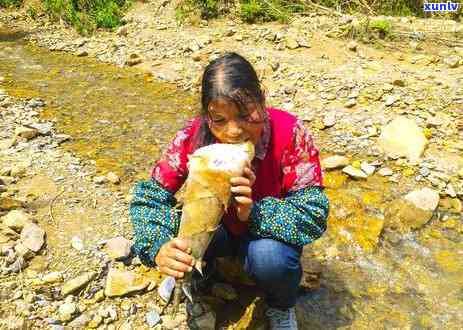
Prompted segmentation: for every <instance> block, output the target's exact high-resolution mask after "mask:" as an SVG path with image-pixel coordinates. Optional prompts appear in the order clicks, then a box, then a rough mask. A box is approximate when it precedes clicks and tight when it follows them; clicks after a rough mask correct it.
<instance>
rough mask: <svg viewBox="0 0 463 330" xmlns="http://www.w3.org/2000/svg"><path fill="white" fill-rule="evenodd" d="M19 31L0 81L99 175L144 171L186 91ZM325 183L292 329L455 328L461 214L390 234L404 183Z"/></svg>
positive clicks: (458, 323) (461, 282)
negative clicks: (40, 102)
mask: <svg viewBox="0 0 463 330" xmlns="http://www.w3.org/2000/svg"><path fill="white" fill-rule="evenodd" d="M21 37H22V35H21V34H14V33H13V34H12V33H5V32H3V33H1V31H0V75H2V76H4V77H5V82H4V83H3V85H2V88H4V89H5V90H6V91H7V92H8V93H9V94H10V95H12V96H17V97H22V98H30V97H40V98H42V99H44V100H45V102H46V108H45V111H44V112H43V114H42V115H43V118H44V119H46V120H53V121H55V125H56V128H57V129H58V131H60V132H62V133H66V134H69V135H71V136H72V137H73V138H72V140H71V141H70V142H67V143H64V144H63V147H64V148H65V149H67V150H69V151H72V152H74V153H76V154H77V155H78V156H80V157H81V158H83V159H87V160H93V161H95V162H96V166H97V169H98V171H100V172H101V173H102V174H105V173H106V172H108V171H114V172H116V173H117V174H119V175H120V176H121V177H122V178H123V181H124V182H127V183H131V182H133V180H135V179H136V178H139V177H146V175H147V171H148V169H149V167H150V166H152V164H153V162H154V161H155V160H156V158H157V157H158V156H159V152H160V150H161V149H162V147H163V146H165V144H166V143H167V142H168V141H169V140H170V139H171V138H172V136H173V134H174V133H175V131H176V130H177V129H178V128H180V127H181V126H182V124H183V123H184V122H185V120H186V119H187V118H190V117H191V116H193V114H194V113H195V109H197V107H198V106H197V104H198V101H197V100H198V97H197V96H196V95H190V94H187V93H184V92H182V91H179V90H177V89H175V87H173V86H172V85H168V84H162V83H158V82H155V81H153V79H152V77H150V76H149V75H146V74H144V73H142V72H139V71H137V70H133V69H127V68H124V69H121V68H117V67H114V66H111V65H105V64H102V63H98V62H96V61H95V60H93V59H89V58H78V57H75V56H72V55H68V54H65V53H53V52H49V51H46V50H43V49H39V48H36V47H33V46H31V45H28V44H26V43H25V42H23V41H21ZM317 138H318V139H319V141H323V139H324V138H326V137H323V136H322V135H320V136H318V137H317ZM320 145H322V143H320ZM322 149H323V148H322ZM322 151H323V150H322ZM326 180H327V186H328V187H329V188H328V189H327V192H328V195H329V197H330V200H331V215H330V219H329V220H330V221H329V230H328V233H327V234H326V235H325V236H324V237H323V238H322V239H320V240H319V241H317V242H316V243H314V244H312V245H311V246H310V247H308V248H307V249H306V251H305V254H304V260H303V263H304V265H305V282H304V283H303V284H304V286H305V287H306V288H307V287H308V288H310V289H307V290H305V291H304V293H303V295H302V296H301V299H300V304H299V319H300V322H301V324H303V329H306V328H307V329H309V328H312V329H332V328H349V329H365V328H373V329H431V328H432V329H461V327H462V324H463V241H462V238H461V235H462V232H463V230H462V229H463V227H462V217H461V214H458V213H456V212H454V211H452V208H451V207H447V209H445V207H440V208H439V211H438V212H437V214H435V215H434V216H433V218H432V219H431V220H430V221H429V222H428V223H427V224H426V225H424V226H418V227H417V228H415V229H416V230H411V229H410V228H409V227H410V226H409V227H408V228H407V226H405V228H402V227H400V226H399V227H400V228H401V229H400V230H397V226H395V227H394V226H391V225H390V224H389V223H390V220H389V219H388V218H387V216H385V214H388V213H387V208H388V207H389V205H393V204H394V203H395V200H396V198H397V197H398V196H400V195H401V194H403V192H404V191H406V189H405V187H407V185H406V184H401V185H394V186H393V185H392V184H391V183H390V182H389V181H387V180H386V179H384V178H380V177H377V176H373V177H371V178H369V179H368V180H366V181H364V182H356V181H350V180H348V179H347V178H346V177H345V176H344V175H343V174H341V173H338V172H332V173H329V174H328V175H327V178H326ZM407 188H410V186H408V187H407ZM409 218H410V217H409ZM409 220H410V219H409Z"/></svg>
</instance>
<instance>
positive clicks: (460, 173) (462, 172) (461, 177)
mask: <svg viewBox="0 0 463 330" xmlns="http://www.w3.org/2000/svg"><path fill="white" fill-rule="evenodd" d="M458 176H459V177H460V179H463V167H462V168H461V169H460V170H459V171H458Z"/></svg>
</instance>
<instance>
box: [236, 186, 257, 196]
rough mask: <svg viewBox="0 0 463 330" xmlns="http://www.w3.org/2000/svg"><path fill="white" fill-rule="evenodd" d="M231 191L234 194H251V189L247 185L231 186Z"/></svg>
mask: <svg viewBox="0 0 463 330" xmlns="http://www.w3.org/2000/svg"><path fill="white" fill-rule="evenodd" d="M231 192H232V193H234V194H240V195H244V196H248V197H249V196H251V195H252V189H251V188H250V187H248V186H235V187H231Z"/></svg>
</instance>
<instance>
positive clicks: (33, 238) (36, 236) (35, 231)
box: [21, 223, 45, 252]
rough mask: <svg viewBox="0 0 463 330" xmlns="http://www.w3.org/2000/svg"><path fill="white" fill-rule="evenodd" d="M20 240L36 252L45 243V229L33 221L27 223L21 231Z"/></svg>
mask: <svg viewBox="0 0 463 330" xmlns="http://www.w3.org/2000/svg"><path fill="white" fill-rule="evenodd" d="M21 242H22V244H24V246H26V247H27V248H28V249H30V250H32V251H34V252H38V251H39V250H40V249H41V248H42V246H43V244H44V243H45V231H44V230H43V229H42V228H40V227H39V226H37V225H36V224H35V223H28V224H26V225H25V226H24V228H23V230H22V231H21Z"/></svg>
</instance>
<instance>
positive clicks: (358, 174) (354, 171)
mask: <svg viewBox="0 0 463 330" xmlns="http://www.w3.org/2000/svg"><path fill="white" fill-rule="evenodd" d="M342 171H343V173H346V174H347V175H349V176H350V177H352V178H354V179H366V178H367V175H366V174H365V173H364V172H363V171H362V170H359V169H358V168H355V167H354V166H351V165H348V166H346V167H344V168H343V169H342Z"/></svg>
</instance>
